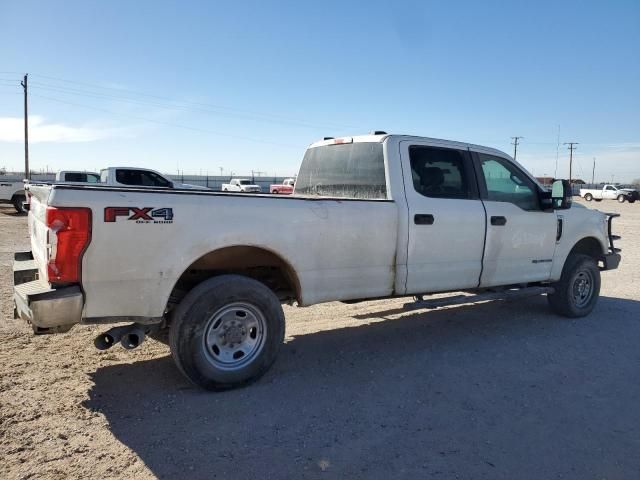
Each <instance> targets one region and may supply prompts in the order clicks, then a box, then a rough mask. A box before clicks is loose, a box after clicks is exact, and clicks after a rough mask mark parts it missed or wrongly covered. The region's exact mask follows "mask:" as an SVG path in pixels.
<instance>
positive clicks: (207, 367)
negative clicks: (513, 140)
mask: <svg viewBox="0 0 640 480" xmlns="http://www.w3.org/2000/svg"><path fill="white" fill-rule="evenodd" d="M27 188H28V192H29V193H30V195H31V198H30V204H29V217H28V223H29V231H30V235H31V250H30V251H27V252H18V253H16V255H15V261H14V285H15V286H14V300H15V315H16V316H17V317H21V318H23V319H25V320H27V321H29V322H30V323H31V324H32V326H33V329H34V331H35V332H36V333H56V332H64V331H67V330H69V329H70V328H71V327H73V326H74V325H76V324H105V323H110V322H113V323H117V322H123V321H127V322H135V323H132V324H130V325H126V326H118V327H114V328H112V329H110V330H108V331H107V332H105V333H104V334H102V335H100V336H99V337H98V338H96V346H97V347H98V348H101V349H105V348H109V347H111V346H112V345H114V344H115V343H117V342H120V343H121V344H122V345H123V346H124V347H126V348H134V347H136V346H138V345H139V344H140V343H141V342H142V341H143V340H144V338H145V335H153V336H157V335H160V333H162V331H166V332H167V333H168V337H169V343H170V347H171V352H172V355H173V357H174V359H175V362H176V364H177V366H178V368H179V369H180V371H181V372H182V373H184V375H186V376H187V377H188V378H189V379H190V380H191V381H192V382H194V383H195V384H197V385H200V386H202V387H204V388H207V389H224V388H230V387H234V386H238V385H242V384H245V383H247V382H250V381H252V380H254V379H256V378H258V377H259V376H260V375H262V374H263V373H264V372H265V371H266V370H267V369H268V368H269V366H270V365H271V364H272V363H273V361H274V360H275V358H276V355H277V353H278V351H279V348H280V345H281V343H282V342H283V338H284V331H285V323H284V322H285V319H284V313H283V309H282V307H281V304H282V303H293V302H296V303H297V304H298V306H308V305H313V304H316V303H320V302H329V301H336V300H340V301H349V302H354V301H359V300H364V299H372V298H384V297H397V296H415V297H416V303H412V304H410V305H409V304H408V305H409V308H434V307H438V306H443V305H454V304H461V303H472V302H476V301H480V300H497V299H507V298H512V299H513V298H519V297H525V296H531V295H540V294H545V295H547V299H548V302H549V305H550V307H551V309H552V310H553V311H554V312H557V313H559V314H561V315H565V316H568V317H581V316H584V315H587V314H589V313H590V312H591V311H592V309H593V308H594V307H595V305H596V302H597V300H598V295H599V291H600V272H601V270H611V269H615V268H617V266H618V264H619V262H620V254H619V249H617V248H615V247H614V240H616V239H617V238H618V237H616V236H615V235H613V234H612V233H611V224H612V219H613V217H615V216H616V215H615V214H606V213H602V212H599V211H596V210H590V209H587V208H585V207H583V206H581V205H574V206H573V207H572V204H571V198H572V197H571V191H570V188H569V184H568V182H567V181H556V182H555V183H554V185H553V191H552V192H549V191H547V190H545V189H544V188H543V187H542V186H541V185H540V184H538V183H537V181H536V180H535V179H534V177H532V176H531V174H529V173H528V172H527V171H526V170H525V169H524V168H523V167H522V166H520V165H519V164H518V163H516V162H515V161H514V160H513V159H512V158H511V157H509V155H507V154H505V153H503V152H500V151H498V150H494V149H491V148H486V147H481V146H477V145H472V144H467V143H461V142H452V141H445V140H436V139H430V138H423V137H412V136H402V135H387V134H375V135H364V136H358V137H343V138H335V139H328V140H323V141H320V142H317V143H314V144H312V145H311V146H310V147H309V148H308V149H307V151H306V153H305V155H304V159H303V162H302V165H301V167H300V171H299V174H298V176H297V182H296V195H295V196H279V195H278V196H276V195H269V196H262V195H261V196H255V195H248V194H242V193H236V194H233V193H227V194H223V193H219V192H212V191H208V192H207V191H196V190H186V189H167V188H135V187H128V188H123V187H119V186H113V185H96V186H94V185H65V184H52V185H28V186H27ZM222 227H223V228H222ZM459 291H464V292H465V295H455V296H450V297H445V298H438V299H432V300H429V299H426V300H425V299H424V298H423V295H426V294H431V293H436V292H459ZM471 293H473V294H471ZM327 355H328V356H330V354H329V353H328V354H327Z"/></svg>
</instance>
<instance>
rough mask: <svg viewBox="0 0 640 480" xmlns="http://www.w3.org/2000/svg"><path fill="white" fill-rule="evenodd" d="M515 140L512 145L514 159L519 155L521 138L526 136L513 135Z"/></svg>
mask: <svg viewBox="0 0 640 480" xmlns="http://www.w3.org/2000/svg"><path fill="white" fill-rule="evenodd" d="M511 138H512V140H513V142H511V145H513V159H514V160H515V159H516V156H517V155H518V142H519V141H520V139H521V138H524V137H511Z"/></svg>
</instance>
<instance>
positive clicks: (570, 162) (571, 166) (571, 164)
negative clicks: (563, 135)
mask: <svg viewBox="0 0 640 480" xmlns="http://www.w3.org/2000/svg"><path fill="white" fill-rule="evenodd" d="M563 145H569V184H571V180H572V178H571V174H572V168H573V151H574V150H575V149H576V148H578V147H574V145H579V143H578V142H565V143H563Z"/></svg>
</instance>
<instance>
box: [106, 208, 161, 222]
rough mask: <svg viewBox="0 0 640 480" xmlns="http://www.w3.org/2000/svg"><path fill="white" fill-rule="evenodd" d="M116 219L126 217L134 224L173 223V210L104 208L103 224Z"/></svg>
mask: <svg viewBox="0 0 640 480" xmlns="http://www.w3.org/2000/svg"><path fill="white" fill-rule="evenodd" d="M118 217H127V220H133V221H135V222H136V223H173V208H153V207H143V208H136V207H105V209H104V221H105V222H115V221H116V220H117V219H118Z"/></svg>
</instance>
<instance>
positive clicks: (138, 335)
mask: <svg viewBox="0 0 640 480" xmlns="http://www.w3.org/2000/svg"><path fill="white" fill-rule="evenodd" d="M144 337H145V335H144V332H143V331H142V330H134V331H133V332H129V333H126V334H124V335H123V336H122V339H121V340H120V344H121V345H122V347H123V348H125V349H127V350H133V349H134V348H137V347H139V346H140V344H141V343H142V342H144Z"/></svg>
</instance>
